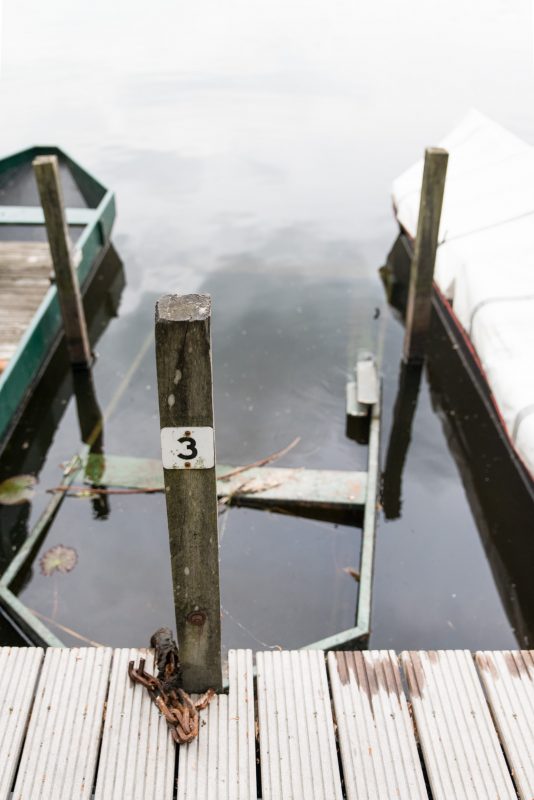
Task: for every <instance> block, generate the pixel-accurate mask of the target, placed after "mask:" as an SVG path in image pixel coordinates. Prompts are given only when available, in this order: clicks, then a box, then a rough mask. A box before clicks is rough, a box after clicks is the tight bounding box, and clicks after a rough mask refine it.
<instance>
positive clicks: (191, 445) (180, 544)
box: [156, 294, 222, 692]
mask: <svg viewBox="0 0 534 800" xmlns="http://www.w3.org/2000/svg"><path fill="white" fill-rule="evenodd" d="M210 323H211V298H210V297H209V295H199V294H191V295H165V296H164V297H161V298H160V299H159V300H158V302H157V304H156V366H157V377H158V397H159V413H160V424H161V428H162V443H163V439H164V434H165V433H167V434H169V435H170V436H171V437H172V435H173V433H175V431H176V429H180V432H179V433H176V439H175V441H176V443H177V444H176V447H175V448H171V451H170V453H171V454H170V455H168V454H167V456H166V455H165V452H164V454H163V456H164V464H165V463H168V462H166V458H171V459H172V458H175V459H176V465H175V466H176V468H175V467H174V466H173V468H164V470H163V473H164V481H165V494H166V501H167V520H168V527H169V545H170V552H171V568H172V581H173V593H174V607H175V614H176V632H177V635H178V644H179V648H180V661H181V663H182V670H183V686H184V689H185V690H186V691H189V692H203V691H205V690H206V689H208V688H210V687H212V688H214V689H220V688H221V685H222V677H221V599H220V588H219V539H218V530H217V481H216V477H215V452H214V441H213V427H214V426H213V377H212V364H211V334H210ZM199 429H202V431H203V434H204V435H205V436H207V442H208V446H207V450H206V451H204V452H202V453H201V452H200V438H199V439H198V441H197V440H196V439H195V436H196V435H197V433H196V432H198V431H199ZM210 429H211V431H212V434H211V439H210ZM178 443H179V444H178ZM162 447H163V445H162ZM180 448H182V449H180ZM210 448H211V450H210ZM201 457H202V458H201ZM180 459H182V462H181V464H180V465H178V462H179V460H180ZM186 463H187V464H189V467H187V466H186ZM205 464H209V465H210V466H208V467H206V466H203V465H205ZM178 466H180V467H181V468H178Z"/></svg>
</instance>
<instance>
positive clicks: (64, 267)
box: [33, 156, 91, 368]
mask: <svg viewBox="0 0 534 800" xmlns="http://www.w3.org/2000/svg"><path fill="white" fill-rule="evenodd" d="M33 170H34V173H35V178H36V180H37V187H38V189H39V195H40V198H41V205H42V207H43V212H44V217H45V222H46V231H47V235H48V243H49V245H50V252H51V255H52V262H53V264H54V273H55V276H56V287H57V293H58V299H59V305H60V308H61V316H62V319H63V329H64V332H65V339H66V341H67V349H68V353H69V358H70V361H71V364H72V366H73V367H82V368H84V367H88V366H89V365H90V364H91V348H90V345H89V337H88V334H87V324H86V321H85V314H84V310H83V305H82V298H81V293H80V287H79V284H78V276H77V272H76V266H75V262H74V258H73V252H72V245H71V242H70V238H69V229H68V226H67V220H66V216H65V207H64V204H63V193H62V191H61V183H60V179H59V167H58V160H57V156H38V157H37V158H35V159H34V161H33Z"/></svg>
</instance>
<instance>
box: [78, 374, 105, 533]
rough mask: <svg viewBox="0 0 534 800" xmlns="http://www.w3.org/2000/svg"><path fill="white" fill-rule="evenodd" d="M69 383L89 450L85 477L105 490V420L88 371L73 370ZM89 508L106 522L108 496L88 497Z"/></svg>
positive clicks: (82, 435)
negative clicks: (101, 481)
mask: <svg viewBox="0 0 534 800" xmlns="http://www.w3.org/2000/svg"><path fill="white" fill-rule="evenodd" d="M72 383H73V389H74V396H75V398H76V410H77V413H78V424H79V426H80V436H81V440H82V442H83V443H84V444H86V445H88V447H89V454H88V459H87V464H86V467H85V477H86V478H87V479H88V480H89V482H90V483H91V485H92V486H94V487H95V488H99V489H102V488H105V487H104V486H103V484H101V483H100V479H101V478H102V475H103V474H104V470H105V465H106V461H105V455H104V417H103V415H102V411H101V409H100V405H99V403H98V398H97V396H96V389H95V382H94V379H93V373H92V370H91V368H90V367H89V368H87V369H75V370H73V371H72ZM95 456H96V457H95ZM91 505H92V506H93V513H94V515H95V518H96V519H106V518H107V517H108V516H109V512H110V507H109V499H108V497H107V495H105V494H99V495H95V496H94V497H93V498H91Z"/></svg>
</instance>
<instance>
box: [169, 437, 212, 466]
mask: <svg viewBox="0 0 534 800" xmlns="http://www.w3.org/2000/svg"><path fill="white" fill-rule="evenodd" d="M161 460H162V463H163V467H164V469H211V468H212V467H214V466H215V442H214V438H213V428H162V429H161Z"/></svg>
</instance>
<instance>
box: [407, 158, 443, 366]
mask: <svg viewBox="0 0 534 800" xmlns="http://www.w3.org/2000/svg"><path fill="white" fill-rule="evenodd" d="M448 159H449V154H448V153H447V151H446V150H443V149H442V148H440V147H429V148H427V150H426V151H425V166H424V170H423V185H422V187H421V201H420V205H419V219H418V223H417V236H416V239H415V250H414V255H413V259H412V265H411V269H410V288H409V293H408V305H407V308H406V333H405V336H404V351H403V356H404V360H405V361H406V362H408V363H412V364H413V363H421V362H422V361H423V360H424V357H425V347H426V339H427V335H428V330H429V327H430V315H431V311H432V281H433V278H434V265H435V263H436V251H437V247H438V233H439V223H440V219H441V208H442V205H443V192H444V190H445V176H446V174H447V162H448Z"/></svg>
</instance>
